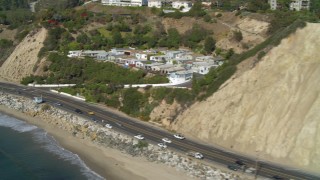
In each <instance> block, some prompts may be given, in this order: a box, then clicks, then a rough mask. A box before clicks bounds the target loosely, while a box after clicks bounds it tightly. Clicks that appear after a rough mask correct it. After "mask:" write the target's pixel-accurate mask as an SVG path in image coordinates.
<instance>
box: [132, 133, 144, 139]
mask: <svg viewBox="0 0 320 180" xmlns="http://www.w3.org/2000/svg"><path fill="white" fill-rule="evenodd" d="M134 137H135V138H137V139H139V140H143V139H144V137H143V136H142V135H141V134H138V135H136V136H134Z"/></svg>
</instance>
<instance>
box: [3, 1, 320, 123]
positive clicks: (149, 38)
mask: <svg viewBox="0 0 320 180" xmlns="http://www.w3.org/2000/svg"><path fill="white" fill-rule="evenodd" d="M1 2H6V1H5V0H2V1H0V8H1V11H0V22H2V23H3V24H6V25H10V28H18V27H19V28H20V29H19V31H18V34H17V36H16V40H22V39H23V38H24V37H25V36H26V35H27V34H28V32H29V31H30V30H32V27H35V26H37V25H39V24H40V25H41V26H43V27H45V28H47V29H48V36H47V39H46V40H45V42H44V47H43V48H42V49H41V51H40V52H39V57H43V56H46V55H48V61H49V62H50V63H49V65H48V66H45V67H44V69H43V71H44V72H45V75H43V76H29V77H26V78H24V79H23V80H22V83H23V84H27V83H31V82H36V83H40V84H43V83H74V84H77V85H76V86H75V87H72V88H62V89H61V91H64V92H68V93H71V94H74V95H76V94H80V95H83V96H85V97H86V99H87V101H90V102H96V103H103V104H106V105H108V106H111V107H114V108H117V109H119V110H121V111H123V112H125V113H127V114H129V115H132V116H135V117H140V118H141V119H143V120H148V118H149V114H150V112H151V111H152V110H153V108H154V107H156V106H157V105H158V104H159V103H161V102H162V101H165V102H167V103H169V104H172V103H173V102H174V101H176V102H178V103H180V104H181V105H184V106H188V105H190V104H191V103H193V102H194V100H203V99H205V98H207V97H209V96H211V95H212V94H213V93H214V92H216V91H217V90H218V89H219V88H220V86H221V85H222V84H223V83H224V82H225V81H226V80H228V79H229V78H230V77H231V76H232V75H233V74H234V73H235V72H236V65H237V64H238V63H240V62H241V61H243V60H245V59H247V58H249V57H252V56H255V55H257V58H258V59H261V58H262V57H263V56H264V55H265V53H266V52H265V51H264V50H265V48H266V47H269V46H274V45H276V44H277V43H279V42H280V40H281V39H282V38H284V37H286V36H287V35H288V34H290V33H291V32H293V31H294V30H295V29H297V28H298V27H301V26H303V25H304V23H303V21H311V22H315V21H318V20H319V11H318V9H319V8H318V9H317V8H314V7H315V6H312V8H311V11H310V12H306V11H302V12H293V11H286V10H283V11H270V10H268V9H269V5H268V4H267V3H266V1H265V0H244V1H243V0H230V1H221V2H223V3H221V4H215V3H213V5H212V9H211V10H204V9H203V8H202V7H201V3H200V2H196V3H195V4H194V6H193V7H192V9H191V10H190V11H189V12H187V13H181V12H179V11H176V12H174V13H168V14H164V13H162V11H160V10H158V9H154V8H153V9H151V10H150V11H151V13H154V14H156V15H158V16H161V17H165V18H177V19H178V18H181V17H183V16H187V17H194V18H197V19H200V20H201V21H202V20H203V21H204V22H207V23H212V22H213V20H212V17H211V16H212V13H211V12H218V11H223V10H227V11H233V10H237V9H239V7H240V6H241V5H244V4H247V5H248V6H247V10H242V11H250V12H258V13H267V14H268V16H270V17H271V26H270V28H269V31H268V33H269V35H270V37H269V38H268V39H267V40H266V41H265V42H263V43H261V44H260V45H258V46H257V47H255V48H253V49H251V50H249V51H247V52H245V53H243V54H234V51H233V50H232V49H229V50H226V51H225V53H221V49H216V46H215V42H216V41H215V39H214V38H213V32H211V31H209V30H206V29H204V28H203V27H202V26H201V25H199V24H193V25H192V28H191V29H189V30H187V31H186V32H184V33H179V31H178V30H177V29H175V28H169V29H165V28H164V25H163V24H162V23H161V21H160V20H159V19H156V20H150V21H148V18H147V17H145V16H144V15H143V14H140V12H144V11H146V8H145V7H142V8H126V11H125V12H126V13H128V14H124V15H119V14H121V13H119V14H115V13H111V10H110V9H109V10H108V11H107V12H103V11H101V12H91V11H88V10H86V9H85V8H77V9H74V8H71V7H74V6H77V5H79V4H81V3H83V2H82V1H80V0H57V1H49V0H40V1H39V3H38V5H37V10H38V12H37V13H35V14H32V13H31V12H30V11H29V10H27V9H26V8H27V7H26V6H25V5H24V3H25V2H28V1H24V0H20V1H19V0H15V1H12V2H21V4H19V5H17V4H15V3H8V4H6V7H4V6H2V5H3V3H2V4H1ZM10 2H11V1H10ZM285 2H286V1H284V3H285ZM316 5H317V4H316ZM318 5H319V3H318ZM319 6H320V5H319ZM23 8H24V9H23ZM13 10H14V11H13ZM242 11H238V12H239V13H238V14H237V15H238V16H239V15H240V14H241V13H240V12H242ZM137 12H139V13H137ZM210 13H211V14H210ZM222 14H223V13H219V14H218V15H217V16H223V15H222ZM92 24H94V25H95V27H96V28H92V26H91V25H92ZM290 24H291V25H290ZM21 25H23V26H21ZM242 38H243V37H242V33H241V32H240V31H234V33H233V40H234V41H236V42H241V41H242ZM129 46H130V47H137V48H139V49H146V48H155V47H167V48H169V49H178V48H179V47H181V46H184V47H188V48H190V49H192V50H193V51H196V52H200V53H203V54H207V55H210V54H211V53H212V52H214V51H215V52H216V54H222V55H223V56H224V57H225V58H226V59H227V61H226V62H225V63H224V64H223V65H222V66H220V67H219V68H216V69H211V70H210V72H209V73H208V74H207V75H205V76H204V78H199V79H198V78H194V80H193V86H192V90H187V89H167V88H150V87H146V88H143V89H137V88H129V89H124V88H123V84H142V83H164V82H168V79H167V78H166V77H163V76H159V75H155V76H151V77H150V76H146V73H145V72H143V71H141V70H137V71H134V70H130V69H125V68H123V67H120V66H118V65H115V64H113V63H103V62H98V61H95V60H93V59H90V58H84V59H71V58H67V57H66V56H65V54H66V53H67V52H68V51H69V50H79V49H84V50H86V49H87V50H89V49H101V50H109V49H110V48H112V47H129ZM12 47H14V42H12V41H9V40H3V39H1V40H0V52H5V50H6V49H7V50H8V49H10V48H11V49H12ZM49 52H50V53H49ZM53 52H55V53H53Z"/></svg>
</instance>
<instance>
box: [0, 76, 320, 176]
mask: <svg viewBox="0 0 320 180" xmlns="http://www.w3.org/2000/svg"><path fill="white" fill-rule="evenodd" d="M0 91H3V92H7V93H10V94H16V95H19V96H24V97H28V98H31V99H32V98H33V97H35V96H40V95H41V96H42V97H43V99H44V101H45V103H47V104H50V105H52V106H57V107H58V108H61V109H63V110H66V111H69V112H71V113H76V112H75V109H80V110H81V111H82V112H83V114H77V115H79V116H83V117H86V118H88V119H91V120H95V121H96V123H99V124H101V125H105V124H106V123H108V124H111V125H112V126H113V129H115V130H116V131H120V132H122V133H125V134H128V135H130V136H134V135H137V134H141V135H143V136H144V137H145V139H146V141H148V142H149V143H153V144H157V143H160V142H162V140H161V139H162V138H165V137H166V138H169V139H170V140H172V143H166V145H167V146H168V148H170V149H171V150H175V151H178V152H179V153H182V154H186V153H187V152H190V151H193V152H200V153H202V154H203V156H204V159H203V160H200V161H206V163H218V164H220V165H224V166H226V167H227V166H228V165H236V163H235V162H236V161H239V160H240V161H242V162H243V163H244V164H246V166H247V167H253V168H256V169H257V175H258V176H263V177H268V178H271V179H272V178H274V179H277V178H278V179H280V178H281V179H299V180H300V179H301V180H302V179H308V180H309V179H310V180H316V179H320V176H319V175H314V174H310V173H306V172H303V171H300V170H297V169H292V168H289V167H284V166H280V165H277V164H272V163H270V162H265V161H261V160H257V159H256V158H250V157H247V156H243V155H239V154H236V152H230V151H226V150H224V149H221V148H217V147H213V146H210V145H207V144H204V143H200V142H196V141H195V140H190V139H188V138H186V139H184V140H179V139H176V138H174V137H173V133H171V132H169V131H166V130H164V129H161V128H158V127H154V126H152V125H150V124H148V123H145V122H142V121H140V120H137V119H134V118H130V117H127V116H123V115H120V114H118V113H114V112H112V111H110V110H108V108H102V107H101V106H97V105H94V104H90V103H86V102H83V101H79V100H75V99H73V98H70V97H66V96H62V95H59V94H56V93H52V92H50V91H48V90H45V89H39V88H34V87H27V86H22V85H17V84H11V83H4V82H0ZM57 102H59V103H61V104H62V106H58V105H56V103H57ZM89 111H93V112H94V113H95V114H94V115H89V114H88V112H89ZM238 171H240V170H238ZM253 176H254V174H253Z"/></svg>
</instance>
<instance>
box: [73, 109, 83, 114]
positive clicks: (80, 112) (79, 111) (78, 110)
mask: <svg viewBox="0 0 320 180" xmlns="http://www.w3.org/2000/svg"><path fill="white" fill-rule="evenodd" d="M74 111H75V112H76V113H79V114H82V111H81V110H80V109H76V110H74Z"/></svg>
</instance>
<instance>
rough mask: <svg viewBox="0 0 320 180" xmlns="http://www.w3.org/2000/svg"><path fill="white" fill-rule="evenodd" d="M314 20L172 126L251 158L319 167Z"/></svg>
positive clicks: (319, 70)
mask: <svg viewBox="0 0 320 180" xmlns="http://www.w3.org/2000/svg"><path fill="white" fill-rule="evenodd" d="M319 34H320V24H308V25H307V26H306V27H305V28H303V29H299V30H297V32H296V33H294V34H293V35H290V37H288V38H287V39H285V40H283V41H282V42H281V44H280V45H279V46H277V47H275V48H273V49H272V50H271V51H270V52H269V53H268V54H267V55H266V56H265V57H264V58H263V59H262V61H261V62H259V63H258V64H257V65H256V66H255V67H254V68H253V69H251V70H248V71H246V72H244V73H243V74H241V76H240V77H237V78H231V79H230V80H229V81H228V82H226V83H225V85H224V87H223V88H222V89H220V90H219V91H218V92H217V93H215V94H214V95H213V96H211V97H209V98H208V99H207V100H206V101H203V102H199V103H196V104H194V105H192V107H191V108H190V109H189V110H187V111H185V112H184V113H183V114H182V115H180V116H179V117H178V118H177V120H176V121H175V123H174V124H173V125H172V129H174V130H177V131H179V132H182V133H185V134H189V135H191V136H193V137H195V138H199V139H202V140H204V141H206V142H210V143H212V144H216V145H220V146H223V147H225V148H230V149H233V150H235V151H240V152H241V153H245V154H248V155H251V156H253V157H259V158H262V159H263V158H265V159H268V160H273V161H276V162H279V163H284V164H289V165H292V166H298V167H300V168H305V169H308V170H314V171H317V169H318V170H319V169H320V97H319V93H320V85H319V78H320V51H319V47H320V36H319Z"/></svg>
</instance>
